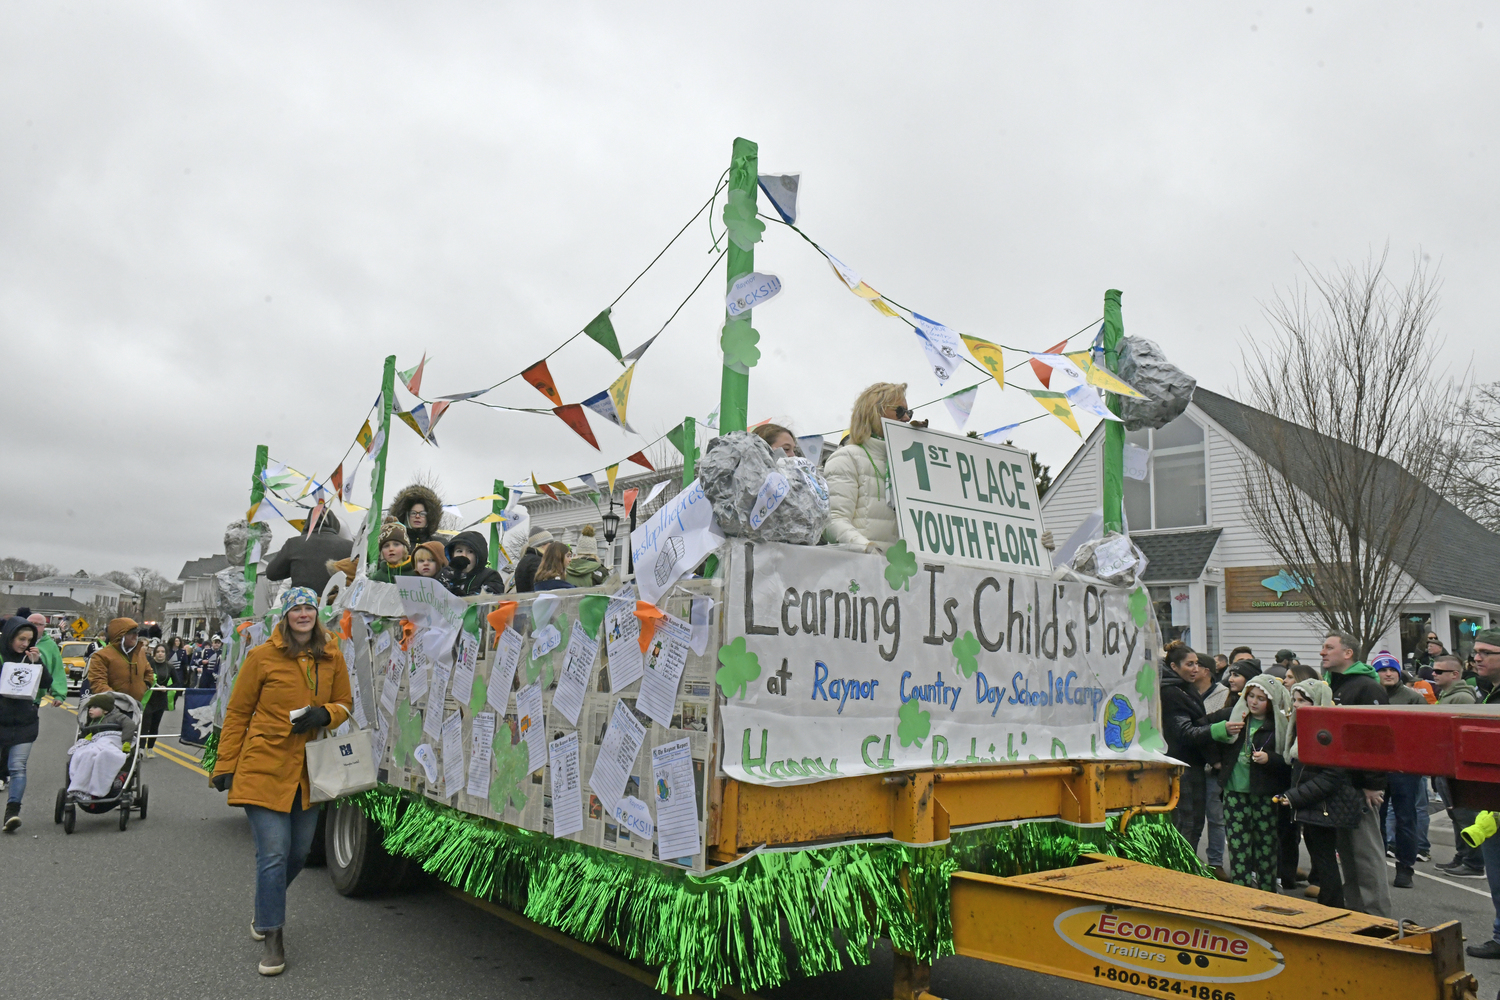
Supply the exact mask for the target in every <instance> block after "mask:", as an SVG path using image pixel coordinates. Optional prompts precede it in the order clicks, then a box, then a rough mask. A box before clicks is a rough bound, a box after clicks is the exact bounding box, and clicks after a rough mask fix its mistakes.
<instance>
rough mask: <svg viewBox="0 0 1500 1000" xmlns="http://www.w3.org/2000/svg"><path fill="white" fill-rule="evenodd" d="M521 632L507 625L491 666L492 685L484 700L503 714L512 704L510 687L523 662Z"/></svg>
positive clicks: (501, 635) (501, 634)
mask: <svg viewBox="0 0 1500 1000" xmlns="http://www.w3.org/2000/svg"><path fill="white" fill-rule="evenodd" d="M524 642H525V640H524V639H522V638H521V633H519V632H517V631H516V630H515V629H513V628H510V627H509V626H506V629H505V631H504V632H501V633H500V642H499V643H498V644H497V645H496V647H495V663H494V665H493V666H492V667H490V686H489V689H488V690H487V691H486V692H485V696H484V700H485V702H486V703H487V704H489V705H490V706H492V707H493V708H494V709H495V711H497V712H499V713H500V714H501V715H504V714H505V710H506V708H508V707H509V706H510V689H511V685H513V684H514V683H515V680H516V666H517V665H518V664H519V663H520V662H521V646H522V644H523V643H524Z"/></svg>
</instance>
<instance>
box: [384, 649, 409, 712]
mask: <svg viewBox="0 0 1500 1000" xmlns="http://www.w3.org/2000/svg"><path fill="white" fill-rule="evenodd" d="M397 652H400V650H399V649H398V650H395V651H393V652H392V653H391V658H390V660H389V661H388V662H387V663H386V665H385V682H384V683H383V684H381V686H380V711H381V712H382V713H384V714H385V715H387V716H390V715H395V714H396V698H397V697H398V696H399V695H400V694H401V671H403V670H405V669H406V657H404V656H401V657H397V656H396V655H395V654H396V653H397Z"/></svg>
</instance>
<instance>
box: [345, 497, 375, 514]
mask: <svg viewBox="0 0 1500 1000" xmlns="http://www.w3.org/2000/svg"><path fill="white" fill-rule="evenodd" d="M344 509H345V510H347V511H348V512H349V513H351V514H356V513H358V512H359V511H362V510H369V509H370V508H368V507H361V506H360V505H359V504H357V503H350V502H349V501H347V500H345V501H344Z"/></svg>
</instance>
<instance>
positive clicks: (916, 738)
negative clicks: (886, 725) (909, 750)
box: [896, 698, 932, 750]
mask: <svg viewBox="0 0 1500 1000" xmlns="http://www.w3.org/2000/svg"><path fill="white" fill-rule="evenodd" d="M896 717H897V718H898V719H900V720H901V722H900V724H899V725H897V726H896V735H897V736H899V737H900V738H901V745H902V746H904V747H909V746H911V745H912V744H913V743H915V744H916V745H917V749H918V750H920V749H922V741H923V740H925V739H926V738H927V734H928V733H930V732H932V713H931V712H924V711H922V703H921V702H920V701H918V700H917V699H915V698H912V699H911V700H909V701H904V702H902V703H901V708H900V709H899V710H898V711H897V712H896Z"/></svg>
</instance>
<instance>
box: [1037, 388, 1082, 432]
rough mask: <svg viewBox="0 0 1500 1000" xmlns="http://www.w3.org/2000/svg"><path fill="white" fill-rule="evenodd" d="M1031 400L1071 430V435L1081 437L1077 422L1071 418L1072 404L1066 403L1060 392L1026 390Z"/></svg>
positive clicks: (1065, 398) (1066, 400)
mask: <svg viewBox="0 0 1500 1000" xmlns="http://www.w3.org/2000/svg"><path fill="white" fill-rule="evenodd" d="M1026 391H1027V392H1029V393H1031V398H1032V399H1034V400H1036V401H1037V402H1038V403H1041V404H1042V409H1044V410H1046V411H1047V412H1048V413H1050V414H1052V415H1053V416H1054V417H1056V418H1057V419H1058V420H1061V421H1062V422H1063V423H1065V424H1067V425H1068V426H1069V427H1071V428H1072V429H1073V433H1074V434H1077V435H1078V436H1079V437H1083V432H1082V431H1080V430H1079V429H1078V421H1077V419H1075V418H1074V416H1073V404H1072V403H1069V402H1068V397H1067V396H1064V395H1063V394H1062V393H1060V392H1048V391H1046V390H1043V389H1027V390H1026Z"/></svg>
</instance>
